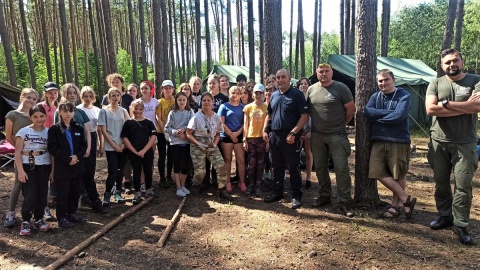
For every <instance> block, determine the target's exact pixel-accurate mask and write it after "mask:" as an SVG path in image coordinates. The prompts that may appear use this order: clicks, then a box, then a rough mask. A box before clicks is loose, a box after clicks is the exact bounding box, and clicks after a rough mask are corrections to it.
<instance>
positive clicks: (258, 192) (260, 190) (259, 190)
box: [255, 185, 263, 197]
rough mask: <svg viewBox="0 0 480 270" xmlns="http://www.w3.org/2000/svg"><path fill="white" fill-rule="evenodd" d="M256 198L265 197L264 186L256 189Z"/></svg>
mask: <svg viewBox="0 0 480 270" xmlns="http://www.w3.org/2000/svg"><path fill="white" fill-rule="evenodd" d="M255 196H257V197H262V196H263V190H262V186H260V185H258V186H256V187H255Z"/></svg>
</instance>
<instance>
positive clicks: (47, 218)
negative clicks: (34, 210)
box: [43, 206, 57, 221]
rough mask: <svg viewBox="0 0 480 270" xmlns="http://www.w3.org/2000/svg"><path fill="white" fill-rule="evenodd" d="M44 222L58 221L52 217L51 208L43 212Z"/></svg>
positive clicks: (46, 208)
mask: <svg viewBox="0 0 480 270" xmlns="http://www.w3.org/2000/svg"><path fill="white" fill-rule="evenodd" d="M43 220H45V221H57V219H56V218H55V216H54V215H52V212H50V207H48V206H47V207H45V209H44V210H43Z"/></svg>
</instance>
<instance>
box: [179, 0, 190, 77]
mask: <svg viewBox="0 0 480 270" xmlns="http://www.w3.org/2000/svg"><path fill="white" fill-rule="evenodd" d="M179 2H180V48H182V53H181V56H182V75H183V77H182V82H184V81H186V80H188V79H189V78H188V77H189V76H190V73H189V74H185V49H186V50H188V48H187V47H188V46H185V39H184V36H185V35H184V34H183V26H184V19H183V14H185V17H186V16H187V14H186V13H184V12H183V2H182V0H180V1H179ZM185 21H186V20H185ZM186 26H187V24H186V23H185V27H186Z"/></svg>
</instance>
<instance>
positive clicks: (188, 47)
mask: <svg viewBox="0 0 480 270" xmlns="http://www.w3.org/2000/svg"><path fill="white" fill-rule="evenodd" d="M184 1H185V2H184V4H185V5H184V6H183V8H184V12H185V36H186V37H187V40H186V41H187V46H185V55H186V58H187V76H188V77H190V76H192V70H191V63H190V48H191V47H190V39H191V37H192V33H191V32H193V29H192V28H190V32H189V31H188V13H187V0H184ZM190 20H191V17H190Z"/></svg>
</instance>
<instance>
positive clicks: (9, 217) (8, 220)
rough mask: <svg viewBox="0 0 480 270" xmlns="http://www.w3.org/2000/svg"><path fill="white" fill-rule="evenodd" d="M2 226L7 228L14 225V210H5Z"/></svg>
mask: <svg viewBox="0 0 480 270" xmlns="http://www.w3.org/2000/svg"><path fill="white" fill-rule="evenodd" d="M3 226H5V227H7V228H13V227H15V211H7V213H6V214H5V219H4V220H3Z"/></svg>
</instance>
